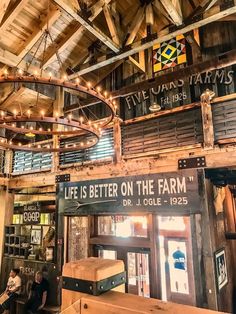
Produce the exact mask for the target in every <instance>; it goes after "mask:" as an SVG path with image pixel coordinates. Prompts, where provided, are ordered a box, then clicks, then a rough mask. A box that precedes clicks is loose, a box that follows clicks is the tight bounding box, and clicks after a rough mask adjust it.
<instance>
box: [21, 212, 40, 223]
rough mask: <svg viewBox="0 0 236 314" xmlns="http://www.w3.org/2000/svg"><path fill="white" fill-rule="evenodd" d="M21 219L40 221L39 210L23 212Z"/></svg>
mask: <svg viewBox="0 0 236 314" xmlns="http://www.w3.org/2000/svg"><path fill="white" fill-rule="evenodd" d="M23 221H24V222H39V221H40V213H39V212H31V211H29V212H28V211H27V212H24V213H23Z"/></svg>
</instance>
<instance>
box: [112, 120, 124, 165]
mask: <svg viewBox="0 0 236 314" xmlns="http://www.w3.org/2000/svg"><path fill="white" fill-rule="evenodd" d="M120 122H121V119H119V118H118V117H116V118H115V119H114V126H113V136H114V150H115V163H119V162H121V161H122V151H121V127H120Z"/></svg>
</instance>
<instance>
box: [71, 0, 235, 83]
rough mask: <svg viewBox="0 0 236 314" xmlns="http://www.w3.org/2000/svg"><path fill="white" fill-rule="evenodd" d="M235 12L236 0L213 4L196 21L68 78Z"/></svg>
mask: <svg viewBox="0 0 236 314" xmlns="http://www.w3.org/2000/svg"><path fill="white" fill-rule="evenodd" d="M235 13H236V0H234V5H233V6H232V7H230V8H227V9H225V10H222V11H221V8H220V6H215V7H214V8H211V9H210V10H208V11H207V12H205V13H204V14H203V18H202V19H201V20H199V21H197V22H194V23H191V24H189V25H186V26H183V27H181V28H179V29H177V30H175V31H174V32H170V31H169V29H165V30H162V31H161V32H159V33H158V37H157V38H156V39H154V40H150V41H147V42H145V43H143V42H141V41H138V42H135V43H133V44H132V45H131V47H130V49H129V50H128V51H125V52H122V53H120V54H119V55H116V56H114V57H111V58H109V59H106V60H103V61H99V60H98V62H97V63H96V64H94V65H92V66H91V65H88V64H87V65H85V66H84V68H83V69H81V70H80V71H78V72H76V73H74V74H72V75H70V76H69V79H74V78H76V77H77V76H79V75H84V74H86V73H89V72H91V71H94V70H97V69H99V68H102V67H104V66H106V65H108V64H111V63H113V62H116V61H118V60H121V59H125V58H127V57H129V56H132V55H133V54H135V53H137V52H139V51H142V50H145V49H148V48H151V47H153V46H154V45H156V44H158V43H162V42H165V41H168V40H170V39H172V38H174V37H176V36H177V35H181V34H185V33H188V32H190V31H192V30H194V29H195V28H199V27H202V26H204V25H207V24H209V23H212V22H215V21H218V20H220V19H222V18H223V17H226V16H228V15H232V14H235Z"/></svg>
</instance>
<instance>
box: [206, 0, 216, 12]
mask: <svg viewBox="0 0 236 314" xmlns="http://www.w3.org/2000/svg"><path fill="white" fill-rule="evenodd" d="M217 1H218V0H211V1H210V2H209V3H208V5H207V7H206V11H207V10H209V9H210V8H211V7H212V6H213V5H214V4H215V3H216V2H217Z"/></svg>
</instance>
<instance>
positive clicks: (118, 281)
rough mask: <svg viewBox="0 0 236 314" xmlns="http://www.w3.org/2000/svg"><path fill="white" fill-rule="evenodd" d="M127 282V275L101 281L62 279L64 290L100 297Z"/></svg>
mask: <svg viewBox="0 0 236 314" xmlns="http://www.w3.org/2000/svg"><path fill="white" fill-rule="evenodd" d="M125 282H126V273H125V272H122V273H120V274H117V275H114V276H111V277H109V278H106V279H102V280H100V281H89V280H82V279H76V278H71V277H62V288H63V289H66V290H71V291H76V292H83V293H87V294H92V295H100V294H101V293H104V292H106V291H109V290H111V289H113V288H115V287H117V286H120V285H122V284H124V283H125Z"/></svg>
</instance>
